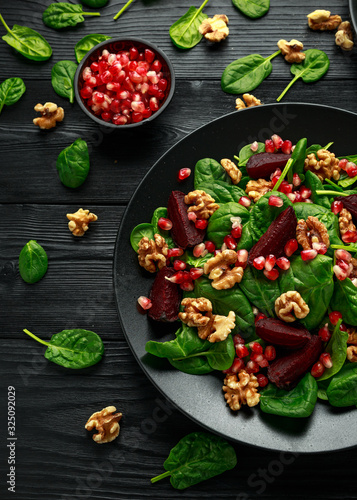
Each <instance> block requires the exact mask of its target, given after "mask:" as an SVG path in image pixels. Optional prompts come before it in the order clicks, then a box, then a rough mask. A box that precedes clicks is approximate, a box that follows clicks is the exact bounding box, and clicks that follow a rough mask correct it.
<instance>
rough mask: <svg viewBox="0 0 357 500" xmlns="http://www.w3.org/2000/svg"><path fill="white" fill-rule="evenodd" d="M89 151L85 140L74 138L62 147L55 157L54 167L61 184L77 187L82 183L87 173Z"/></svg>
mask: <svg viewBox="0 0 357 500" xmlns="http://www.w3.org/2000/svg"><path fill="white" fill-rule="evenodd" d="M89 166H90V163H89V153H88V146H87V143H86V141H84V140H83V139H76V140H75V141H74V143H73V144H71V145H70V146H68V147H67V148H65V149H63V151H61V152H60V154H59V155H58V158H57V162H56V167H57V170H58V174H59V177H60V179H61V182H62V184H64V185H65V186H67V187H70V188H77V187H79V186H81V185H82V184H83V182H84V181H85V180H86V178H87V175H88V173H89Z"/></svg>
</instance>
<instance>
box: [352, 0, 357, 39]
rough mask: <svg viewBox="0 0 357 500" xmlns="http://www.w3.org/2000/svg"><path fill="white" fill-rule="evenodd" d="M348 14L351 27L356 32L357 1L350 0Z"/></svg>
mask: <svg viewBox="0 0 357 500" xmlns="http://www.w3.org/2000/svg"><path fill="white" fill-rule="evenodd" d="M350 14H351V19H352V24H353V27H354V29H355V31H356V32H357V0H350Z"/></svg>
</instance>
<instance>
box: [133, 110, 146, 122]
mask: <svg viewBox="0 0 357 500" xmlns="http://www.w3.org/2000/svg"><path fill="white" fill-rule="evenodd" d="M131 119H132V121H133V123H138V122H141V121H143V119H144V117H143V115H142V114H141V113H137V112H136V111H134V112H133V113H132V115H131Z"/></svg>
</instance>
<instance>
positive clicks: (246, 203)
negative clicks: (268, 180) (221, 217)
mask: <svg viewBox="0 0 357 500" xmlns="http://www.w3.org/2000/svg"><path fill="white" fill-rule="evenodd" d="M238 203H240V204H241V205H243V207H246V208H247V207H250V205H251V203H252V201H251V200H250V199H249V198H248V196H242V197H241V198H240V200H239V201H238Z"/></svg>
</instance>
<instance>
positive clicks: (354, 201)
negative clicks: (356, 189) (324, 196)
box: [335, 194, 357, 224]
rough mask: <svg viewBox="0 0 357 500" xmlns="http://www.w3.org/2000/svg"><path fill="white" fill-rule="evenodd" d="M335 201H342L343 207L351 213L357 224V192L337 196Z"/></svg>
mask: <svg viewBox="0 0 357 500" xmlns="http://www.w3.org/2000/svg"><path fill="white" fill-rule="evenodd" d="M335 201H342V204H343V207H344V208H346V209H347V210H348V211H349V212H350V213H351V215H352V219H353V222H354V223H355V224H357V194H350V195H349V196H336V198H335Z"/></svg>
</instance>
